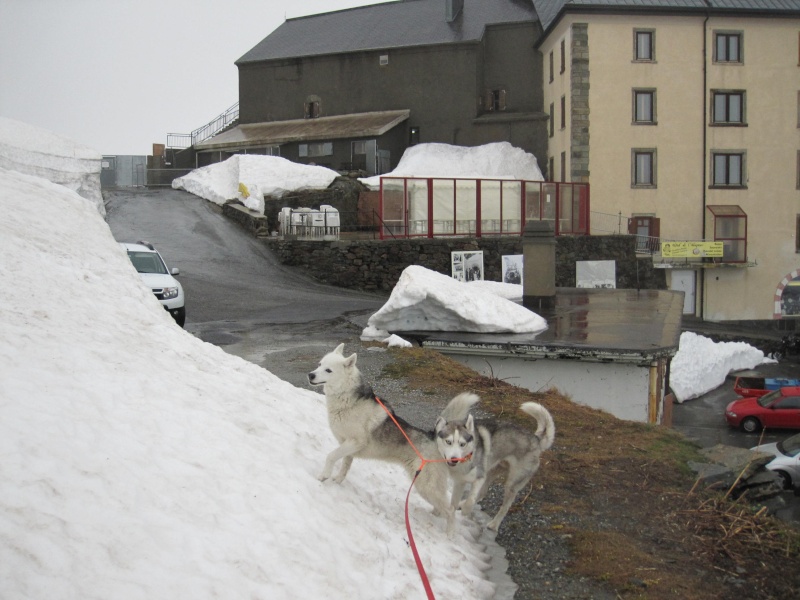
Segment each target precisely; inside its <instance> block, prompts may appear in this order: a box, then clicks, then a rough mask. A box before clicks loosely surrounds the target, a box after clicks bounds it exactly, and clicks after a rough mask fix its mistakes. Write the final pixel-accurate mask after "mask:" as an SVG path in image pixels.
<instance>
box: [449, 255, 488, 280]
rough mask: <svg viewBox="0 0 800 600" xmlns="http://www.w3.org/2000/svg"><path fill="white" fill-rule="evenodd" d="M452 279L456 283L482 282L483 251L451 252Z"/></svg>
mask: <svg viewBox="0 0 800 600" xmlns="http://www.w3.org/2000/svg"><path fill="white" fill-rule="evenodd" d="M450 257H451V261H452V266H453V279H455V280H456V281H482V280H483V250H478V251H476V252H451V253H450Z"/></svg>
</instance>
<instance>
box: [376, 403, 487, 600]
mask: <svg viewBox="0 0 800 600" xmlns="http://www.w3.org/2000/svg"><path fill="white" fill-rule="evenodd" d="M375 402H377V403H378V404H380V405H381V407H383V410H385V411H386V414H387V415H389V418H390V419H391V420H392V421H393V422H394V424H395V425H397V428H398V429H399V430H400V433H402V434H403V437H405V438H406V441H407V442H408V443H409V445H410V446H411V447H412V448H413V449H414V452H416V453H417V456H419V459H420V461H421V462H420V465H419V469H417V472H416V474H415V475H414V479H412V480H411V485H410V486H409V488H408V494H406V510H405V514H406V532H407V533H408V545H409V546H411V552H412V554H414V562H416V563H417V571H419V577H420V579H421V580H422V586H423V587H424V588H425V593H426V594H427V595H428V600H436V596H434V595H433V590H432V589H431V582H430V581H428V574H427V573H426V572H425V567H423V566H422V560H421V559H420V557H419V552H417V545H416V543H414V535H413V534H412V533H411V521H410V520H409V518H408V499H409V498H410V497H411V489H412V488H413V487H414V484H415V483H416V482H417V477H419V474H420V473H421V472H422V469H424V468H425V465H427V464H428V463H431V462H445V461H444V459H439V460H428V459H426V458H424V457H423V456H422V454H420V452H419V450H417V447H416V446H415V445H414V442H412V441H411V438H409V437H408V434H406V432H405V431H404V430H403V428H402V427H401V426H400V423H398V422H397V419H395V418H394V415H393V414H392V411H390V410H389V409H388V408H386V405H385V404H384V403H383V402H381V399H380V398H378V397H377V396H375ZM471 457H472V455H470V456H466V457H464V458H462V459H461V460H462V461H464V460H469V459H470V458H471Z"/></svg>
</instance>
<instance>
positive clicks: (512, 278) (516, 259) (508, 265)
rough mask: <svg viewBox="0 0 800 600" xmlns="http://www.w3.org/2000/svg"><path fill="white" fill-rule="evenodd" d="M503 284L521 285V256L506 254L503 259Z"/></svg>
mask: <svg viewBox="0 0 800 600" xmlns="http://www.w3.org/2000/svg"><path fill="white" fill-rule="evenodd" d="M503 283H517V284H520V285H522V254H508V255H506V256H504V257H503Z"/></svg>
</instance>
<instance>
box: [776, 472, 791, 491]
mask: <svg viewBox="0 0 800 600" xmlns="http://www.w3.org/2000/svg"><path fill="white" fill-rule="evenodd" d="M775 473H777V474H778V475H780V476H781V479H782V480H783V489H785V490H791V489H792V477H791V476H790V475H789V474H788V473H787V472H786V471H775Z"/></svg>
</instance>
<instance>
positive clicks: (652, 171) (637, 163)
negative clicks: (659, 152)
mask: <svg viewBox="0 0 800 600" xmlns="http://www.w3.org/2000/svg"><path fill="white" fill-rule="evenodd" d="M631 156H632V161H631V162H632V165H631V187H644V188H653V187H656V151H655V150H653V149H639V148H636V149H634V150H633V151H632V153H631Z"/></svg>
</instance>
